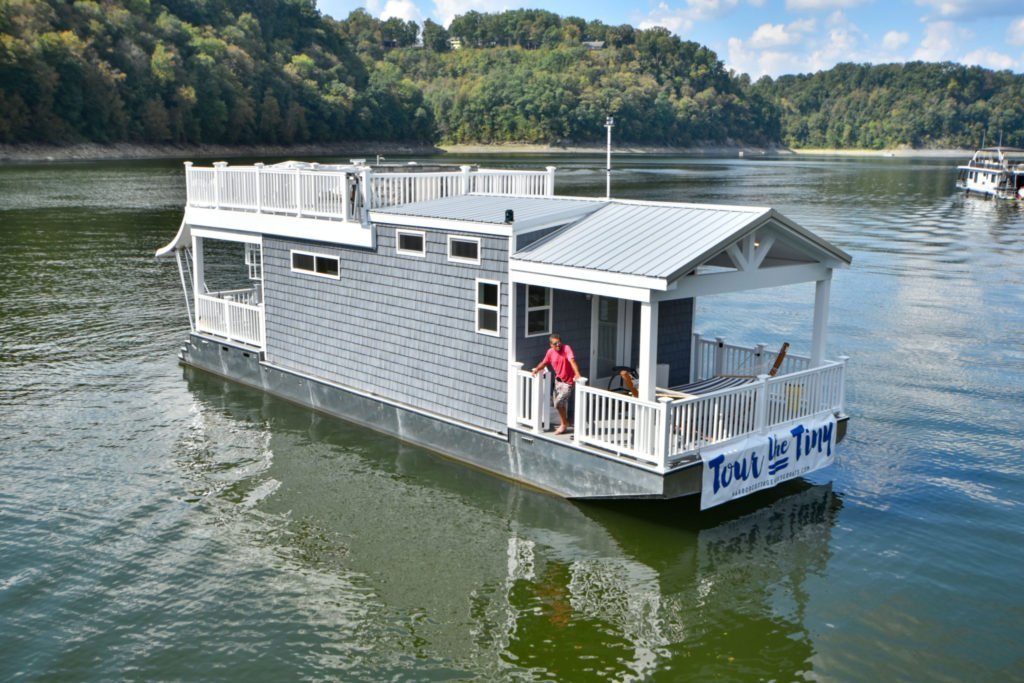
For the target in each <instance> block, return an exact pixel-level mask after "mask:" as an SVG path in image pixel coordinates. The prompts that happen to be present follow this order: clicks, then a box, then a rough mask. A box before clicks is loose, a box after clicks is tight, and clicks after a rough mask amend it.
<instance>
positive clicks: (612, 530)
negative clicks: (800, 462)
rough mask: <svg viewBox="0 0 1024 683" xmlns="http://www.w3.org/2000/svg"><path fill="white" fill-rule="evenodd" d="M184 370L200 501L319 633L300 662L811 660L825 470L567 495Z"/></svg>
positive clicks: (828, 512) (592, 671) (370, 665)
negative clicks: (810, 604) (585, 496)
mask: <svg viewBox="0 0 1024 683" xmlns="http://www.w3.org/2000/svg"><path fill="white" fill-rule="evenodd" d="M185 375H186V377H187V378H188V383H189V388H190V390H191V392H192V395H193V397H194V400H195V403H196V422H195V429H194V438H193V440H192V442H191V443H189V444H183V448H184V451H183V452H184V453H185V454H186V455H184V456H183V458H182V460H181V462H182V465H183V466H184V467H185V469H186V471H187V473H188V475H189V478H190V481H191V482H192V488H193V490H192V494H193V495H192V496H191V498H190V500H191V501H192V502H193V503H202V505H201V509H202V510H203V512H204V514H207V515H212V518H213V521H214V523H212V524H208V525H206V526H207V527H208V528H210V529H215V530H216V532H215V533H216V534H217V537H218V539H219V542H221V543H223V544H225V545H226V547H227V548H228V549H229V550H228V551H229V552H231V553H233V554H235V555H237V556H238V558H239V562H241V563H243V564H248V565H252V564H255V565H257V566H259V567H260V571H259V572H257V573H259V574H260V575H261V579H260V581H261V584H262V585H260V586H258V587H254V591H255V592H256V595H255V597H256V598H257V599H263V600H266V599H273V600H275V601H277V603H278V604H279V605H280V610H283V612H284V613H287V614H291V617H290V619H291V621H292V622H293V623H295V624H297V626H296V628H301V629H303V632H305V631H310V632H312V633H314V634H316V643H315V647H312V648H311V649H312V650H313V652H307V653H304V654H305V655H306V656H308V657H310V658H312V659H313V660H315V663H311V661H310V659H306V663H305V665H306V666H310V667H312V668H314V669H317V670H320V671H323V670H330V671H332V672H335V673H338V672H341V671H344V672H346V673H345V674H343V675H345V676H348V677H353V678H373V679H379V678H382V677H385V676H388V677H391V676H396V675H397V676H401V675H402V674H403V672H409V671H415V672H417V673H418V674H422V675H426V672H428V671H433V672H434V673H436V674H438V675H441V674H443V675H445V676H448V677H455V678H459V677H466V676H482V677H484V678H487V679H490V678H494V677H502V676H508V675H510V674H511V673H512V672H519V673H520V674H522V673H524V672H525V673H526V677H527V678H539V679H550V678H557V679H559V680H573V679H579V678H593V677H595V676H600V677H606V678H610V679H614V680H630V679H645V678H648V677H650V676H652V675H655V674H663V675H667V676H668V677H669V678H671V677H672V675H675V674H677V673H678V674H680V675H682V670H683V668H684V667H685V670H686V672H688V673H689V674H691V675H695V674H697V673H699V672H700V671H701V670H702V669H704V668H705V667H712V666H715V667H717V666H722V664H723V662H725V661H726V660H728V661H729V662H734V663H735V666H736V667H737V670H742V671H744V672H747V673H748V674H749V675H750V677H753V678H756V677H762V676H763V677H780V678H784V679H788V678H794V677H797V676H798V675H799V674H800V673H801V672H804V671H807V670H810V669H811V667H812V665H811V658H812V656H813V655H814V644H813V642H812V638H811V636H810V634H809V632H808V629H807V627H806V625H805V610H806V607H807V593H806V590H805V587H804V584H805V582H806V580H807V578H808V577H809V576H813V575H821V574H823V573H824V572H825V570H826V566H827V563H828V560H829V557H830V538H831V529H832V527H833V526H834V525H835V524H836V520H837V517H838V514H839V511H840V510H841V507H842V505H841V502H840V501H839V499H838V497H837V496H836V495H835V494H833V492H832V490H831V486H829V485H826V486H811V485H809V484H807V483H805V482H802V481H794V482H789V483H787V484H785V485H783V486H780V487H778V488H776V489H772V490H769V491H766V492H764V493H762V494H756V495H754V496H752V497H750V498H747V499H744V500H741V501H735V502H734V503H732V504H730V505H727V506H725V507H723V508H719V509H716V510H713V511H710V512H705V513H702V514H697V513H698V503H697V501H696V500H693V499H690V500H686V499H684V500H679V501H652V502H649V503H645V502H630V503H614V504H613V503H606V504H594V503H587V504H574V503H571V502H568V501H566V500H563V499H560V498H556V497H553V496H549V495H546V494H542V493H537V492H534V491H531V490H528V489H526V488H523V487H521V486H517V485H514V484H511V483H506V482H503V481H501V480H498V479H496V478H494V477H492V476H490V475H486V474H483V473H481V472H477V471H475V470H472V469H470V468H467V467H465V466H464V465H461V464H457V463H453V462H451V461H448V460H446V459H444V458H442V457H440V456H433V455H431V454H430V453H429V452H426V451H424V450H423V449H421V448H418V447H414V446H409V445H407V444H404V443H402V442H400V441H398V440H396V439H393V438H391V437H387V436H384V435H381V434H379V433H377V432H373V431H371V430H368V429H364V428H361V427H356V426H353V425H351V424H349V423H346V422H344V421H342V420H337V419H334V418H330V417H325V416H322V415H319V414H317V413H314V412H312V411H309V410H306V409H304V408H301V407H298V406H293V405H291V404H289V403H287V402H284V401H281V400H279V399H275V398H273V397H272V396H270V395H268V394H263V393H260V392H256V391H252V390H249V389H246V388H244V387H240V386H238V385H236V384H234V383H231V382H227V381H224V380H220V379H218V378H215V377H212V376H210V375H207V374H205V373H202V372H195V371H191V370H188V369H186V370H185ZM268 577H269V578H268ZM225 637H230V636H225ZM305 637H307V638H308V637H310V636H305ZM314 653H315V654H314ZM708 670H710V669H708ZM339 675H342V674H339Z"/></svg>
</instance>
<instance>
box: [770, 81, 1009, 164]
mask: <svg viewBox="0 0 1024 683" xmlns="http://www.w3.org/2000/svg"><path fill="white" fill-rule="evenodd" d="M755 89H756V90H757V91H758V92H759V94H760V95H761V96H762V97H764V98H765V99H767V100H769V101H771V102H773V103H774V104H776V105H777V106H778V107H779V111H780V116H781V120H782V140H783V142H784V143H785V144H787V145H790V146H792V147H836V148H845V147H853V148H863V149H881V148H885V147H895V146H901V145H905V146H911V147H915V148H922V147H924V148H927V147H975V146H978V145H980V144H981V141H982V137H983V134H984V133H986V132H987V139H988V142H990V143H992V144H995V143H996V142H997V140H998V138H999V136H1000V135H1002V138H1003V140H1004V141H1006V142H1007V143H1009V144H1016V145H1019V146H1021V147H1024V75H1021V74H1013V73H1010V72H1009V71H990V70H988V69H983V68H981V67H977V66H971V67H968V66H963V65H961V64H950V63H945V64H927V63H923V62H911V63H908V64H881V65H875V66H871V65H867V64H839V65H837V66H835V67H833V68H832V69H830V70H828V71H822V72H819V73H816V74H809V75H801V76H782V77H780V78H779V79H777V80H775V81H771V80H770V79H764V80H762V81H759V82H758V83H757V85H756V87H755Z"/></svg>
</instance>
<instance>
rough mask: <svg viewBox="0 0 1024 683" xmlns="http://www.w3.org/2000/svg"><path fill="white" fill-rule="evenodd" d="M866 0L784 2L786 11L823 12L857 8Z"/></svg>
mask: <svg viewBox="0 0 1024 683" xmlns="http://www.w3.org/2000/svg"><path fill="white" fill-rule="evenodd" d="M867 2H868V0H786V9H788V10H790V11H791V12H792V11H801V10H825V9H834V8H836V7H857V6H858V5H864V4H866V3H867Z"/></svg>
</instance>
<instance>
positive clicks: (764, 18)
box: [317, 0, 1024, 79]
mask: <svg viewBox="0 0 1024 683" xmlns="http://www.w3.org/2000/svg"><path fill="white" fill-rule="evenodd" d="M317 6H318V7H319V9H320V11H321V12H323V13H324V14H328V15H330V16H333V17H335V18H338V19H343V18H344V17H346V16H348V13H349V12H351V11H352V10H353V9H356V8H358V7H363V8H365V9H366V10H367V11H368V12H370V13H371V14H373V15H374V16H377V17H380V18H382V19H387V18H389V17H393V16H394V17H400V18H402V19H412V20H414V21H416V22H417V23H419V24H422V23H423V20H424V19H431V20H433V21H436V22H437V23H439V24H442V25H444V26H447V25H448V24H449V22H451V20H452V18H453V17H455V16H456V15H459V14H464V13H466V12H468V11H470V10H476V11H478V12H500V11H503V10H508V9H519V8H531V9H546V10H549V11H551V12H555V13H556V14H560V15H562V16H577V17H582V18H584V19H587V20H591V19H600V20H601V21H603V22H605V23H606V24H613V25H617V24H632V25H633V26H637V27H640V28H650V27H652V26H664V27H665V28H667V29H669V30H670V31H672V32H673V33H675V34H676V35H678V36H679V37H680V38H683V39H684V40H693V41H695V42H698V43H701V44H703V45H707V46H708V47H710V48H711V49H713V50H714V51H715V52H717V53H718V57H719V59H721V60H722V61H724V62H725V64H726V66H727V67H728V68H730V69H733V70H735V71H736V72H738V73H747V74H750V76H751V77H752V78H755V79H756V78H758V77H760V76H763V75H766V74H767V75H769V76H772V77H776V76H781V75H783V74H794V73H808V72H815V71H821V70H826V69H830V68H831V67H832V66H834V65H835V64H837V63H839V62H870V63H888V62H906V61H915V60H920V61H928V62H937V61H952V62H959V63H962V64H969V65H975V64H976V65H980V66H984V67H988V68H990V69H1009V70H1011V71H1014V72H1017V73H1021V72H1024V0H639V1H636V2H615V1H614V0H545V2H544V3H543V4H542V3H539V2H522V1H521V0H317Z"/></svg>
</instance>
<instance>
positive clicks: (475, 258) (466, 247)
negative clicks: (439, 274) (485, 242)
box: [448, 235, 480, 263]
mask: <svg viewBox="0 0 1024 683" xmlns="http://www.w3.org/2000/svg"><path fill="white" fill-rule="evenodd" d="M448 260H449V261H458V262H459V263H480V239H479V238H478V237H455V236H453V235H449V236H448Z"/></svg>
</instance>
